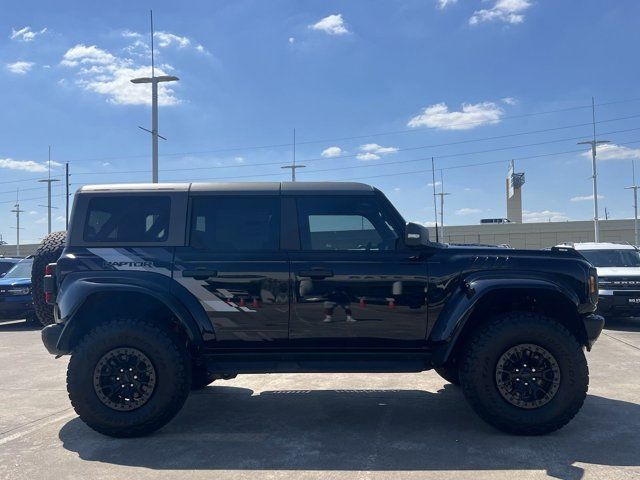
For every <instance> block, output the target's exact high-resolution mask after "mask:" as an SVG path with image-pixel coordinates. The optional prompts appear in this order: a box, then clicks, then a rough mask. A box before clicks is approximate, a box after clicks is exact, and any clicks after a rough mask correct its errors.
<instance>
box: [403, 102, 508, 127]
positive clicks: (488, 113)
mask: <svg viewBox="0 0 640 480" xmlns="http://www.w3.org/2000/svg"><path fill="white" fill-rule="evenodd" d="M503 115H504V111H503V110H502V109H501V108H500V107H498V105H496V104H495V103H493V102H481V103H475V104H472V103H463V104H462V110H461V111H459V112H450V111H449V107H447V104H446V103H444V102H443V103H436V104H435V105H430V106H428V107H426V108H425V109H424V111H423V112H422V113H421V114H420V115H416V116H415V117H413V118H412V119H411V120H409V123H408V124H407V125H408V126H409V127H412V128H417V127H428V128H437V129H440V130H470V129H472V128H476V127H480V126H482V125H491V124H495V123H499V122H500V119H501V118H502V116H503Z"/></svg>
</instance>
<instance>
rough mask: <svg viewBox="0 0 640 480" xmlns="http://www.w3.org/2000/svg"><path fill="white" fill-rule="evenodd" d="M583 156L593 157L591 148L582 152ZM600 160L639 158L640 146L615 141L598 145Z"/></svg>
mask: <svg viewBox="0 0 640 480" xmlns="http://www.w3.org/2000/svg"><path fill="white" fill-rule="evenodd" d="M581 155H582V156H583V157H587V158H589V159H591V149H589V150H587V151H586V152H584V153H581ZM597 155H598V160H639V159H640V148H629V147H624V146H622V145H616V144H615V143H607V144H604V145H598V150H597Z"/></svg>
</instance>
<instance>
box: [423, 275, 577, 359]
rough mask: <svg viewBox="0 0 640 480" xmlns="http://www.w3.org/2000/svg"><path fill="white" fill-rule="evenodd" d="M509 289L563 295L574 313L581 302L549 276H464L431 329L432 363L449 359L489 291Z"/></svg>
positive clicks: (574, 293) (574, 294) (572, 292)
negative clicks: (574, 309)
mask: <svg viewBox="0 0 640 480" xmlns="http://www.w3.org/2000/svg"><path fill="white" fill-rule="evenodd" d="M509 290H514V291H515V290H527V291H532V292H536V291H537V292H540V291H545V292H551V293H554V294H558V295H562V296H563V297H565V298H566V299H567V300H568V301H570V302H571V304H572V305H574V306H575V308H576V312H577V311H578V307H579V305H580V299H579V297H578V295H577V294H576V292H574V291H573V290H571V289H569V288H567V287H566V286H564V285H562V284H560V283H557V282H554V281H553V280H550V279H548V278H543V277H536V276H533V275H523V276H507V277H505V276H504V274H502V275H500V276H497V275H496V274H490V275H477V276H471V277H467V278H466V279H464V280H462V281H461V283H460V287H459V288H458V289H457V290H456V291H455V292H454V293H453V294H452V296H451V297H450V298H449V300H448V302H447V304H446V306H445V307H444V308H443V309H442V311H441V312H440V315H439V316H438V319H437V321H436V323H435V325H434V326H433V329H432V330H431V332H430V335H429V342H430V343H432V344H433V345H435V346H436V347H435V351H434V357H433V363H434V365H436V366H438V365H442V364H444V363H446V362H447V361H448V360H449V357H450V355H451V352H452V350H453V348H454V346H455V344H456V341H457V340H458V337H459V336H460V333H461V332H462V330H463V329H464V327H465V325H466V324H467V322H468V320H469V318H470V317H471V315H472V313H473V312H474V310H475V308H476V307H477V305H478V303H479V302H480V301H482V300H483V299H484V298H486V297H487V295H489V294H491V293H494V292H498V291H509Z"/></svg>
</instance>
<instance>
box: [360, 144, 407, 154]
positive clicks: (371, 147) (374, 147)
mask: <svg viewBox="0 0 640 480" xmlns="http://www.w3.org/2000/svg"><path fill="white" fill-rule="evenodd" d="M360 150H362V151H363V152H370V153H375V154H377V155H385V154H387V153H395V152H397V151H398V149H397V148H396V147H383V146H381V145H378V144H377V143H366V144H364V145H360Z"/></svg>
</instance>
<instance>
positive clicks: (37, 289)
mask: <svg viewBox="0 0 640 480" xmlns="http://www.w3.org/2000/svg"><path fill="white" fill-rule="evenodd" d="M66 240H67V232H52V233H50V234H49V235H47V236H46V237H44V240H42V243H41V244H40V246H39V247H38V250H36V253H35V255H34V256H33V266H32V267H31V291H32V295H33V308H34V309H35V312H36V315H37V317H38V320H40V323H42V325H43V326H47V325H51V324H52V323H53V322H54V319H53V305H48V304H47V303H46V302H45V301H44V268H45V267H46V266H47V264H49V263H55V262H56V261H57V260H58V259H59V258H60V255H61V254H62V250H63V249H64V245H65V242H66Z"/></svg>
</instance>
